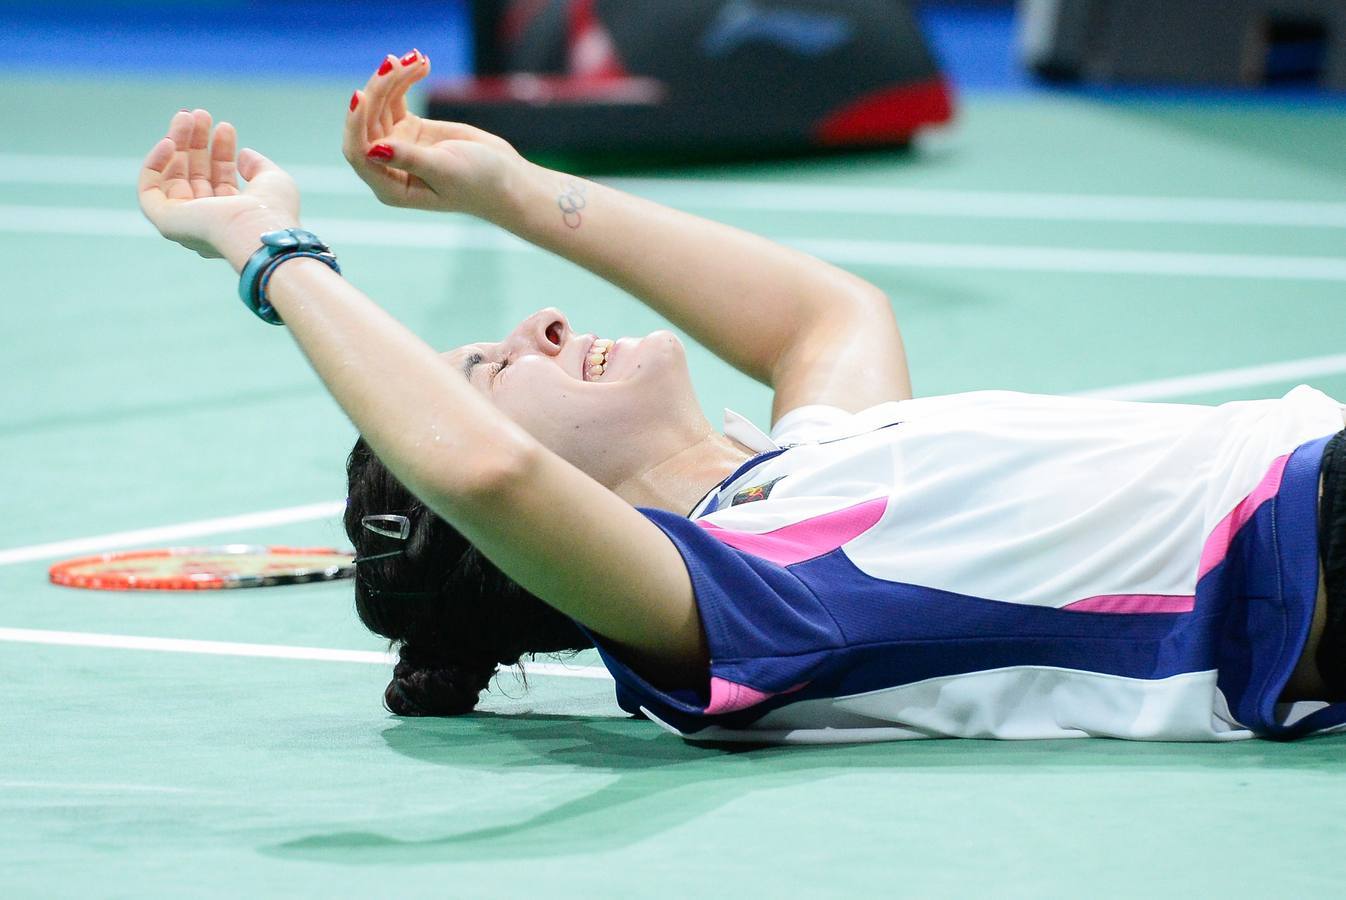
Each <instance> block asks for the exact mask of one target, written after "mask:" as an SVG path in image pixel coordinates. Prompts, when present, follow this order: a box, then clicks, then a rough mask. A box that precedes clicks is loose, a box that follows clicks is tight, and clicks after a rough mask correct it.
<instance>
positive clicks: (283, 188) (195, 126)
mask: <svg viewBox="0 0 1346 900" xmlns="http://www.w3.org/2000/svg"><path fill="white" fill-rule="evenodd" d="M210 125H211V119H210V113H208V112H206V111H205V110H204V109H198V110H194V111H193V112H187V111H185V110H184V111H182V112H179V113H177V114H176V115H174V116H173V118H172V120H171V121H170V122H169V124H168V135H167V136H166V137H164V138H163V139H162V140H160V141H159V143H157V144H155V145H154V147H153V149H151V150H150V152H149V155H148V156H147V157H145V163H144V165H143V166H142V167H141V170H140V185H139V191H140V208H141V210H142V211H143V212H144V213H145V217H146V218H148V219H149V220H150V222H151V223H152V224H153V225H154V227H155V228H157V229H159V233H160V234H162V235H163V236H164V237H166V238H168V239H169V240H170V241H176V242H177V243H179V244H181V245H182V246H184V247H186V248H188V249H189V250H195V251H196V252H197V253H199V254H200V255H201V256H204V257H206V258H207V259H215V258H218V257H225V258H227V259H228V260H229V261H230V262H231V263H232V264H233V265H234V268H235V269H242V267H243V264H244V263H246V262H247V259H248V257H249V256H250V255H251V254H252V252H253V251H254V250H256V249H257V247H258V246H259V244H258V241H257V237H258V235H260V234H262V233H263V232H267V231H273V230H275V229H279V228H294V227H296V226H297V225H298V224H299V189H298V188H297V187H296V186H295V183H294V180H293V179H292V178H290V176H289V175H287V174H285V172H284V171H282V170H281V168H280V167H279V166H277V165H276V164H275V163H273V162H272V161H271V160H269V159H267V158H266V157H265V156H263V155H262V154H260V153H258V152H257V151H256V150H247V149H245V150H244V151H243V152H242V153H239V154H238V156H237V159H235V148H236V147H237V144H238V137H237V134H236V133H235V132H234V126H232V125H230V124H229V123H228V122H221V123H220V124H219V125H218V126H217V127H216V128H215V133H214V135H213V136H212V135H211V131H210ZM239 175H242V176H243V178H244V179H245V180H246V181H247V186H246V187H244V188H243V190H242V191H240V190H239V187H238V176H239Z"/></svg>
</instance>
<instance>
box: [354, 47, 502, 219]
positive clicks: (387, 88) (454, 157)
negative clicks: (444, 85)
mask: <svg viewBox="0 0 1346 900" xmlns="http://www.w3.org/2000/svg"><path fill="white" fill-rule="evenodd" d="M428 74H430V60H428V59H426V58H425V56H424V54H422V53H420V52H419V51H416V50H412V51H411V52H410V53H408V54H407V55H406V56H403V57H402V58H400V59H399V58H397V57H395V56H388V57H387V58H386V59H384V61H383V63H382V65H380V66H379V68H378V70H377V71H375V73H374V74H373V75H372V76H370V78H369V82H368V83H367V84H366V85H365V89H364V90H363V91H356V92H355V94H354V95H353V96H352V97H351V102H350V112H349V114H348V115H347V116H346V134H345V138H344V140H343V141H342V152H343V153H344V154H345V156H346V161H347V162H349V163H350V164H351V167H352V168H354V169H355V172H356V174H357V175H359V176H360V177H361V178H362V179H364V181H365V183H366V184H368V185H369V186H370V187H371V188H372V189H373V191H374V195H375V196H376V197H378V198H379V200H381V201H382V202H384V203H386V204H388V205H389V206H405V207H412V208H415V209H431V210H442V211H447V212H465V213H469V214H471V215H475V216H479V217H481V218H483V219H492V218H494V216H495V215H496V214H499V213H500V212H503V211H504V207H505V205H506V202H507V198H506V196H505V194H506V191H507V189H508V185H509V181H510V174H511V172H512V171H514V170H515V169H517V168H518V167H519V166H520V164H522V163H523V158H522V157H521V156H519V154H518V152H517V151H516V150H515V149H514V148H513V147H511V146H510V145H509V144H508V143H507V142H506V141H504V140H503V139H501V138H498V137H496V136H495V135H493V134H489V133H488V132H485V131H482V130H481V129H480V128H473V127H472V126H471V125H463V124H461V123H458V122H440V121H436V120H434V119H422V118H421V117H420V116H416V115H412V114H411V113H410V112H409V111H408V110H407V89H408V88H410V87H411V86H412V85H413V84H415V83H416V82H417V81H420V80H421V79H422V78H424V77H425V76H426V75H428Z"/></svg>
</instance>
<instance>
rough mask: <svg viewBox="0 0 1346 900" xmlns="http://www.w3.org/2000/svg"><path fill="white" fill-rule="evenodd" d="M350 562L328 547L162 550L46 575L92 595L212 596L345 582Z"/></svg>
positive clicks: (117, 555)
mask: <svg viewBox="0 0 1346 900" xmlns="http://www.w3.org/2000/svg"><path fill="white" fill-rule="evenodd" d="M353 560H354V556H353V555H352V554H351V553H348V552H345V551H342V550H335V549H332V548H330V547H267V546H260V545H256V544H225V545H222V546H217V547H165V548H162V549H156V550H126V551H119V552H113V553H100V554H98V555H97V556H84V557H80V558H78V559H67V560H63V561H62V562H58V563H56V564H55V565H53V566H52V567H51V568H50V569H49V570H48V572H47V576H48V578H50V579H51V582H52V584H59V585H62V586H64V587H73V588H85V589H87V590H95V591H215V590H229V589H233V588H254V587H275V586H277V585H285V584H307V583H309V582H314V581H333V580H336V579H338V578H351V577H353V576H354V575H355V563H354V561H353Z"/></svg>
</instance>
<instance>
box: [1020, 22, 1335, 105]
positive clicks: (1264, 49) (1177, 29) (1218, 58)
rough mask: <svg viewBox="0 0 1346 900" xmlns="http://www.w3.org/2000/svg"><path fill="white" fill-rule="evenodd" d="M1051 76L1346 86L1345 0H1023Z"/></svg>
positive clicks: (1032, 43) (1041, 62)
mask: <svg viewBox="0 0 1346 900" xmlns="http://www.w3.org/2000/svg"><path fill="white" fill-rule="evenodd" d="M1019 26H1020V31H1019V35H1020V51H1021V53H1022V56H1023V59H1024V62H1025V64H1026V65H1028V66H1029V67H1030V68H1031V69H1033V70H1034V71H1035V72H1037V73H1038V74H1039V75H1042V76H1043V77H1045V78H1048V79H1051V80H1060V81H1075V80H1080V79H1084V80H1089V81H1099V82H1118V83H1163V84H1180V85H1222V86H1249V87H1257V86H1302V87H1317V88H1328V89H1332V90H1339V91H1341V90H1346V2H1343V0H1185V2H1181V3H1175V2H1172V0H1020V2H1019Z"/></svg>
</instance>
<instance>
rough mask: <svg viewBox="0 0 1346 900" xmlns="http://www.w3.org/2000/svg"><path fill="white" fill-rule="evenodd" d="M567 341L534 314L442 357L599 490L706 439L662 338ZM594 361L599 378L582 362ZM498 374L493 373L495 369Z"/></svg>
mask: <svg viewBox="0 0 1346 900" xmlns="http://www.w3.org/2000/svg"><path fill="white" fill-rule="evenodd" d="M599 337H600V336H598V335H594V334H590V333H585V334H576V333H575V332H574V331H572V330H571V328H570V323H569V322H568V321H567V320H566V318H565V316H564V315H562V314H561V312H560V311H559V310H557V309H554V308H550V307H549V308H547V309H544V310H541V311H539V312H536V313H534V314H533V315H531V316H529V317H528V318H527V319H524V321H523V322H522V323H521V324H520V325H519V327H517V328H515V329H514V331H513V332H511V333H510V335H509V336H508V337H506V338H505V339H504V340H503V341H501V342H500V343H497V344H491V343H483V344H469V345H467V346H465V347H459V348H457V349H455V350H451V351H449V352H448V353H445V354H444V357H445V358H446V360H447V361H448V364H449V365H450V366H452V367H453V368H454V370H455V371H458V372H465V373H466V377H467V380H468V383H469V384H471V385H472V387H474V388H475V389H476V390H478V391H480V392H481V393H482V394H483V395H485V397H486V398H487V399H488V400H490V401H491V402H492V403H493V404H494V405H495V406H496V408H497V409H499V410H500V411H501V412H503V413H504V414H505V415H507V416H509V417H510V418H511V419H513V420H514V421H515V422H516V423H517V424H519V425H520V426H521V427H523V428H524V429H525V430H526V431H528V433H529V434H531V435H532V436H533V437H534V438H536V439H537V440H538V441H539V442H540V443H542V444H543V445H544V446H546V447H547V448H548V449H549V450H551V451H552V452H554V453H556V454H557V455H559V456H561V457H562V458H563V459H565V460H567V461H568V462H570V463H571V464H572V465H574V466H576V467H578V468H579V469H581V470H582V471H584V472H585V473H586V474H588V475H589V476H591V477H592V478H594V479H596V480H598V481H599V482H600V483H602V484H605V485H607V486H608V487H616V486H617V485H619V484H621V483H622V482H624V481H625V480H627V479H629V478H632V477H634V476H637V475H640V474H642V473H643V472H645V471H647V470H648V469H650V468H651V467H653V466H655V465H658V464H659V463H660V462H662V461H663V460H665V459H667V458H669V457H670V456H672V455H673V454H675V453H677V452H679V451H680V450H682V449H684V448H685V447H687V446H689V445H690V444H692V443H695V442H696V441H699V440H701V439H702V438H704V437H705V435H706V434H707V433H708V432H709V431H710V430H711V429H710V423H709V422H707V421H706V418H705V416H704V415H703V414H702V412H701V407H700V405H699V404H698V402H697V399H696V395H695V393H694V391H693V389H692V380H691V374H690V373H689V372H688V369H687V357H686V354H685V353H684V350H683V346H682V342H681V341H679V340H678V338H677V336H676V335H675V334H673V333H672V332H670V331H655V332H652V333H651V334H648V335H646V336H645V337H643V338H631V337H623V338H608V336H606V335H604V336H602V337H603V338H606V339H608V340H611V342H612V343H611V346H610V347H608V348H607V350H606V353H604V352H603V351H602V348H603V346H604V344H603V343H599V345H598V348H597V349H596V348H595V346H594V342H595V340H596V339H597V338H599ZM594 354H599V355H602V356H604V357H605V358H604V360H603V363H602V368H601V371H600V369H599V368H598V366H597V365H596V364H595V363H594V362H593V361H592V357H593V355H594ZM502 366H503V368H501V367H502Z"/></svg>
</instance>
